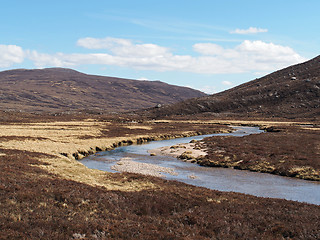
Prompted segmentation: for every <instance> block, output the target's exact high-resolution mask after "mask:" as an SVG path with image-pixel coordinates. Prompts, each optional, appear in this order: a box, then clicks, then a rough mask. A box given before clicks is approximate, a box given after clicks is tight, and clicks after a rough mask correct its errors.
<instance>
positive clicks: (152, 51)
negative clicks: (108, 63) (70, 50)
mask: <svg viewBox="0 0 320 240" xmlns="http://www.w3.org/2000/svg"><path fill="white" fill-rule="evenodd" d="M77 44H78V46H81V47H85V48H88V49H106V50H110V51H111V52H112V53H113V54H114V55H116V56H124V57H130V56H133V57H156V56H163V55H166V54H168V53H169V50H168V49H167V48H165V47H161V46H158V45H155V44H134V43H132V41H130V40H127V39H121V38H109V37H108V38H103V39H96V38H82V39H79V40H78V42H77Z"/></svg>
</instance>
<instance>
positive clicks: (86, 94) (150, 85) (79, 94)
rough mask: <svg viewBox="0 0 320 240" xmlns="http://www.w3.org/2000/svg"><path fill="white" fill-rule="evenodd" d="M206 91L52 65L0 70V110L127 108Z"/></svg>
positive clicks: (149, 105)
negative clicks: (106, 75) (49, 66)
mask: <svg viewBox="0 0 320 240" xmlns="http://www.w3.org/2000/svg"><path fill="white" fill-rule="evenodd" d="M204 95H205V94H204V93H202V92H200V91H197V90H193V89H190V88H186V87H179V86H174V85H169V84H166V83H163V82H160V81H138V80H129V79H121V78H114V77H104V76H95V75H87V74H83V73H80V72H77V71H74V70H71V69H64V68H49V69H35V70H24V69H18V70H10V71H3V72H0V109H3V110H6V109H14V110H23V111H51V112H52V111H53V112H55V111H67V110H96V111H115V112H119V111H128V110H136V109H140V108H148V107H153V106H155V105H156V104H172V103H175V102H178V101H182V100H185V99H188V98H194V97H200V96H204Z"/></svg>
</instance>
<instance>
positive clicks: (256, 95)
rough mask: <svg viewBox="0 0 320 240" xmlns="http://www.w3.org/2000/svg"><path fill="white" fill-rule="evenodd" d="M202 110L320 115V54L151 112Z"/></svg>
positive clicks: (259, 113) (270, 114) (157, 113)
mask: <svg viewBox="0 0 320 240" xmlns="http://www.w3.org/2000/svg"><path fill="white" fill-rule="evenodd" d="M201 113H210V114H215V115H221V114H228V115H242V116H248V117H254V116H257V117H284V118H296V117H317V116H319V115H320V56H317V57H315V58H313V59H311V60H309V61H306V62H304V63H300V64H296V65H292V66H289V67H287V68H284V69H281V70H278V71H275V72H273V73H270V74H268V75H266V76H264V77H261V78H259V79H255V80H252V81H249V82H246V83H243V84H241V85H239V86H236V87H234V88H231V89H228V90H225V91H223V92H220V93H216V94H213V95H210V96H204V97H200V98H196V99H189V100H185V101H183V102H179V103H176V104H173V105H171V106H164V107H162V108H159V109H150V110H149V111H148V112H147V114H149V115H150V116H152V117H155V118H158V117H164V116H171V115H193V114H201Z"/></svg>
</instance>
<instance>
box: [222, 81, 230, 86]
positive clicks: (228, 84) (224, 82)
mask: <svg viewBox="0 0 320 240" xmlns="http://www.w3.org/2000/svg"><path fill="white" fill-rule="evenodd" d="M221 83H222V84H223V85H225V86H232V85H233V83H232V82H230V81H222V82H221Z"/></svg>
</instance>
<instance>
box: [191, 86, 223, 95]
mask: <svg viewBox="0 0 320 240" xmlns="http://www.w3.org/2000/svg"><path fill="white" fill-rule="evenodd" d="M191 88H193V89H195V88H194V87H191ZM197 89H198V90H199V91H201V92H204V93H206V94H214V93H217V89H216V87H215V86H209V85H206V86H203V87H201V88H197Z"/></svg>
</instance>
